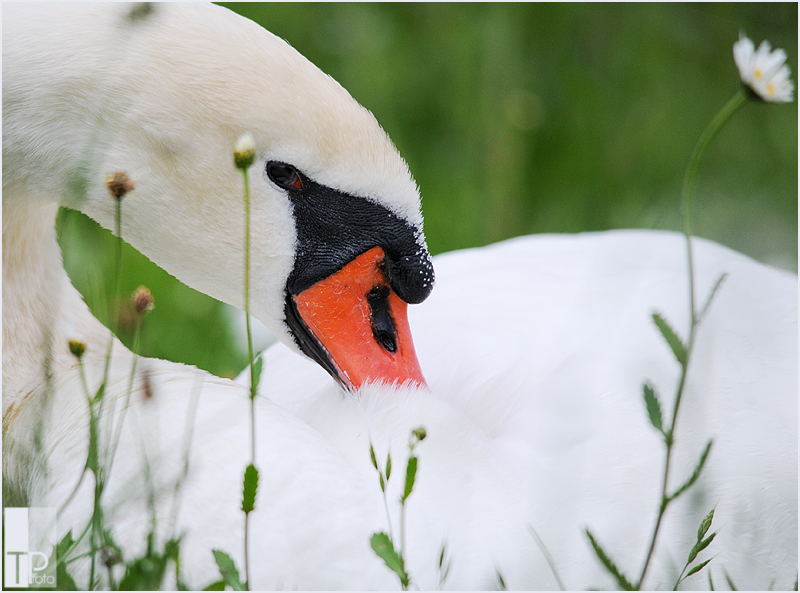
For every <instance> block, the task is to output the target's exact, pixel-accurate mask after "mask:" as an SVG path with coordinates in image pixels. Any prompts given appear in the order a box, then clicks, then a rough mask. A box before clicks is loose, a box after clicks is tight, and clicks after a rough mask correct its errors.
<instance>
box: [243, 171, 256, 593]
mask: <svg viewBox="0 0 800 593" xmlns="http://www.w3.org/2000/svg"><path fill="white" fill-rule="evenodd" d="M241 171H242V178H243V180H244V315H245V324H246V327H247V361H248V363H249V364H250V444H251V459H252V464H253V465H254V466H255V464H256V374H255V366H254V364H253V334H252V330H251V329H250V178H249V176H248V174H247V167H242V169H241ZM249 535H250V512H249V511H245V514H244V578H245V587H246V588H247V590H248V591H249V590H250V553H249V540H250V537H249Z"/></svg>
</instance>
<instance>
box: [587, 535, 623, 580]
mask: <svg viewBox="0 0 800 593" xmlns="http://www.w3.org/2000/svg"><path fill="white" fill-rule="evenodd" d="M585 532H586V535H587V536H588V538H589V541H590V542H591V544H592V548H594V553H595V554H597V557H598V558H599V559H600V562H602V563H603V566H605V567H606V570H607V571H608V572H610V573H611V575H612V576H613V577H614V578H615V579H617V584H618V585H619V586H620V588H621V589H622V590H624V591H633V590H634V589H635V587H634V586H633V585H632V584H631V583H630V581H628V579H626V578H625V575H623V574H622V572H621V571H620V570H619V569H618V568H617V565H616V564H614V561H613V560H611V558H609V556H608V554H606V553H605V551H604V550H603V548H601V547H600V544H598V543H597V540H595V539H594V536H593V535H592V533H591V532H590V531H589V530H588V529H586V530H585Z"/></svg>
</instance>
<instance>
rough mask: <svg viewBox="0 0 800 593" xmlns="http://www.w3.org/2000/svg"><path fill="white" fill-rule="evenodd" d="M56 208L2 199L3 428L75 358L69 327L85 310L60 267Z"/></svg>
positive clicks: (15, 198) (78, 321) (81, 320)
mask: <svg viewBox="0 0 800 593" xmlns="http://www.w3.org/2000/svg"><path fill="white" fill-rule="evenodd" d="M57 212H58V204H57V203H53V202H44V201H40V200H36V199H27V200H26V199H21V198H20V197H19V196H18V195H17V196H4V199H3V426H4V432H5V430H6V428H7V427H8V421H9V411H10V410H11V411H13V409H14V408H15V407H18V405H19V403H20V402H21V400H22V399H24V398H27V397H32V396H34V394H35V393H37V392H38V391H39V390H40V389H41V387H42V386H43V385H44V384H45V382H46V380H47V377H48V376H51V377H52V376H53V374H54V373H56V372H57V371H58V370H59V368H62V367H64V366H70V365H72V364H73V363H74V361H70V360H69V353H68V345H67V342H68V339H69V337H68V334H69V333H70V329H69V326H72V327H81V325H79V324H83V323H85V321H84V319H85V317H86V316H87V315H89V313H88V309H87V308H86V305H85V304H84V303H83V300H82V299H81V297H80V295H79V293H78V292H77V291H76V290H75V289H74V288H73V287H72V284H71V283H70V280H69V277H68V276H67V273H66V271H65V270H64V267H63V263H62V258H61V250H60V248H59V245H58V241H57V239H56V231H55V219H56V214H57ZM89 316H90V315H89ZM70 320H71V321H70ZM95 323H97V324H98V325H99V323H98V322H95ZM89 327H92V326H91V324H90V325H89Z"/></svg>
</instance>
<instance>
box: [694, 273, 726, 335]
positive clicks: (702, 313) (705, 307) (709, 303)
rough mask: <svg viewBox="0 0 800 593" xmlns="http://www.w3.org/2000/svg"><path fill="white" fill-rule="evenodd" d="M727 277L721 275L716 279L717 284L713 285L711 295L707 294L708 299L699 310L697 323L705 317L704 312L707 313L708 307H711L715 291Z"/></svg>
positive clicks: (724, 274)
mask: <svg viewBox="0 0 800 593" xmlns="http://www.w3.org/2000/svg"><path fill="white" fill-rule="evenodd" d="M727 276H728V273H727V272H725V273H723V274H722V275H721V276H720V277H719V278H717V282H716V283H715V284H714V287H713V288H712V289H711V293H709V295H708V298H707V299H706V304H705V305H703V307H702V308H701V309H700V313H699V314H698V315H697V320H698V323H699V321H700V320H701V319H702V318H703V317H705V316H706V311H708V308H709V306H711V301H712V300H714V297H715V296H716V295H717V291H718V290H719V287H720V286H721V285H722V282H723V281H724V280H725V278H726V277H727Z"/></svg>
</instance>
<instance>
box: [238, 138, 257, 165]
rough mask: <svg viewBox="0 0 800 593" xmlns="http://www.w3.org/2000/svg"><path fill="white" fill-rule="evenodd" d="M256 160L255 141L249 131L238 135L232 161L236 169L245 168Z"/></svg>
mask: <svg viewBox="0 0 800 593" xmlns="http://www.w3.org/2000/svg"><path fill="white" fill-rule="evenodd" d="M255 160H256V141H255V139H254V138H253V135H252V134H251V133H250V132H247V133H246V134H242V135H241V136H239V140H237V141H236V148H235V149H234V151H233V162H234V164H235V165H236V168H237V169H242V170H246V169H249V168H250V165H252V164H253V162H255Z"/></svg>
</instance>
